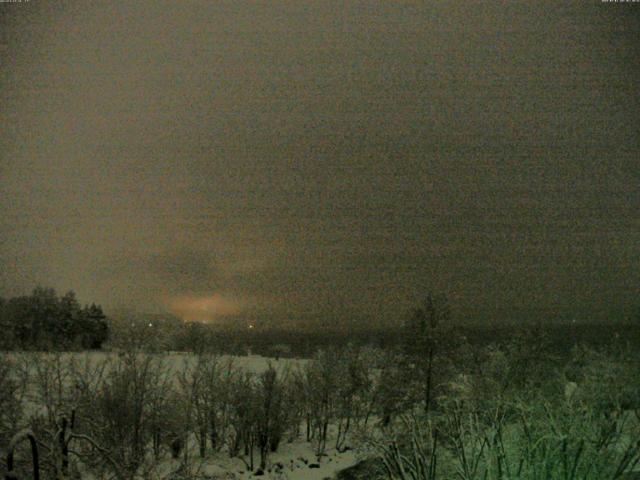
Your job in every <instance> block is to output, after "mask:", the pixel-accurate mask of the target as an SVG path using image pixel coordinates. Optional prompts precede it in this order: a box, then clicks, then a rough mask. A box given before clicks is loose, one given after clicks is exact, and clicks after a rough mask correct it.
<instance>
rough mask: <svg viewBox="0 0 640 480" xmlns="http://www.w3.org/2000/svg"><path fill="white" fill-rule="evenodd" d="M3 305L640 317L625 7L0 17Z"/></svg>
mask: <svg viewBox="0 0 640 480" xmlns="http://www.w3.org/2000/svg"><path fill="white" fill-rule="evenodd" d="M0 15H1V25H0V58H1V64H0V105H1V111H0V125H1V128H0V146H1V149H0V178H1V183H0V202H1V203H0V212H1V213H0V262H1V264H0V265H1V268H0V296H4V297H9V296H14V295H19V294H25V293H28V292H30V291H31V289H32V288H33V287H34V286H36V285H44V286H52V287H55V288H56V289H57V290H59V291H60V292H64V291H66V290H69V289H73V290H75V291H76V292H77V294H78V296H79V297H80V300H81V301H84V302H90V301H95V302H97V303H101V304H102V305H103V307H105V310H106V311H107V313H108V311H109V309H110V308H115V307H119V306H133V307H136V308H137V309H138V310H144V311H155V312H159V311H173V312H174V313H178V314H179V315H181V316H183V318H187V319H191V320H197V319H203V320H214V321H215V320H216V319H219V318H222V317H224V316H227V315H235V316H237V315H240V316H242V315H252V316H253V317H258V318H274V317H276V318H281V319H289V320H293V321H295V319H297V318H303V317H305V316H319V317H326V318H332V319H338V321H343V320H345V319H349V318H361V317H372V318H377V319H382V320H384V321H392V320H393V319H395V318H397V317H398V316H399V315H400V314H402V312H404V311H406V310H407V309H408V308H410V307H411V306H412V305H413V304H414V303H415V302H416V301H417V300H418V299H419V298H420V297H421V295H423V294H424V293H425V292H426V291H429V290H433V291H438V292H444V293H446V294H447V295H448V296H449V298H450V300H451V303H452V304H453V305H454V309H455V311H456V312H457V314H458V315H459V316H461V317H471V318H544V319H549V318H574V317H575V318H619V317H621V316H624V315H629V314H630V313H631V312H633V311H634V309H636V308H637V307H638V306H639V305H640V295H639V294H640V290H639V287H640V214H639V211H640V188H639V187H640V166H639V165H640V155H639V154H640V143H639V140H640V93H639V85H640V83H639V80H640V55H639V53H640V52H639V44H638V33H639V32H640V4H632V3H628V4H607V3H601V2H600V1H595V0H594V1H579V2H565V1H557V2H553V1H545V2H537V3H536V2H524V1H523V2H495V1H493V2H476V1H471V2H469V1H464V2H463V1H456V2H411V3H410V4H404V3H400V2H356V1H344V2H333V1H324V0H323V1H304V2H303V1H290V2H240V1H230V2H222V1H210V2H205V1H199V2H195V1H193V2H191V1H175V0H174V1H171V2H166V1H156V0H154V1H128V2H123V1H114V2H92V4H91V5H89V4H88V2H68V1H59V0H56V1H51V0H31V1H29V2H28V3H0Z"/></svg>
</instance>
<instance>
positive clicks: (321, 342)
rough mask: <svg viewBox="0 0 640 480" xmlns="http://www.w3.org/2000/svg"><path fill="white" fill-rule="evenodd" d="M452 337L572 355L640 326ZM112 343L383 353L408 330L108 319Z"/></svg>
mask: <svg viewBox="0 0 640 480" xmlns="http://www.w3.org/2000/svg"><path fill="white" fill-rule="evenodd" d="M444 322H445V324H446V325H447V327H448V334H447V335H448V336H449V337H452V338H453V337H456V338H464V339H465V341H466V342H468V343H469V344H471V345H474V346H477V347H482V346H486V345H491V344H499V345H507V344H509V343H510V342H512V341H513V340H514V339H516V338H521V337H524V338H528V337H531V336H538V337H539V336H544V337H545V338H546V344H545V345H546V348H547V350H548V351H549V352H550V353H555V354H559V355H562V356H566V355H568V354H569V353H570V352H571V350H572V349H573V347H574V346H575V345H577V344H581V345H589V346H592V347H594V348H599V347H606V346H607V345H608V344H611V343H612V342H616V341H618V340H623V341H625V342H631V343H633V344H640V322H634V323H631V322H628V323H615V324H612V323H610V322H605V321H603V322H600V323H579V322H578V323H553V322H551V321H550V322H546V323H537V324H532V323H526V324H521V325H517V324H495V325H490V326H485V325H475V324H465V323H464V321H460V320H458V319H451V318H449V319H446V320H444ZM109 325H110V332H111V334H110V339H109V342H108V343H107V344H105V346H104V347H105V348H107V349H117V350H123V349H128V348H130V347H135V348H138V349H141V350H145V351H148V352H162V351H180V352H194V353H198V352H216V353H221V354H230V355H247V354H249V353H250V354H253V355H261V356H265V357H284V358H310V357H312V356H313V355H314V353H315V352H317V351H319V350H326V349H329V348H331V347H346V346H347V345H354V346H360V347H362V346H369V347H374V348H381V349H383V350H395V349H399V348H401V347H402V344H403V343H404V342H405V340H406V338H405V337H406V335H407V330H406V322H405V324H404V326H399V327H396V326H389V327H386V328H384V327H380V326H378V327H371V328H366V327H365V326H360V327H358V328H352V329H337V328H325V329H317V330H314V329H301V330H296V329H294V328H293V327H290V328H283V327H271V326H264V325H262V326H261V325H259V324H256V325H255V326H254V328H248V327H247V326H245V325H244V324H243V325H242V326H238V325H236V326H231V325H224V326H221V325H215V324H203V323H183V322H182V321H181V320H180V319H178V318H176V317H172V316H170V315H132V314H129V315H125V316H120V317H118V316H113V317H112V316H111V315H110V316H109Z"/></svg>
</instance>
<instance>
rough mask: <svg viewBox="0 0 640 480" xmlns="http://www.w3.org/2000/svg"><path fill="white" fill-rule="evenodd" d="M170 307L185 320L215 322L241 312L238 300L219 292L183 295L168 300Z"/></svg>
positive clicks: (172, 311)
mask: <svg viewBox="0 0 640 480" xmlns="http://www.w3.org/2000/svg"><path fill="white" fill-rule="evenodd" d="M167 303H168V308H169V310H170V311H171V313H173V314H174V315H177V316H178V317H180V318H182V320H183V321H185V322H214V321H216V320H218V319H220V318H221V317H225V316H229V315H236V314H238V313H240V311H241V306H240V304H239V303H238V302H236V301H234V300H232V299H229V298H225V297H223V296H222V295H220V294H219V293H214V294H212V295H208V296H194V295H183V296H179V297H174V298H172V299H170V300H169V301H168V302H167Z"/></svg>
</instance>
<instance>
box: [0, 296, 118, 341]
mask: <svg viewBox="0 0 640 480" xmlns="http://www.w3.org/2000/svg"><path fill="white" fill-rule="evenodd" d="M0 328H1V329H2V336H1V337H0V349H3V350H47V351H49V350H89V349H99V348H101V346H102V344H103V343H104V342H105V340H106V339H107V337H108V334H109V331H108V325H107V319H106V316H105V315H104V313H103V312H102V308H101V307H100V306H97V305H95V304H91V305H85V306H84V307H82V306H81V305H80V303H79V302H78V300H77V298H76V295H75V293H74V292H72V291H70V292H67V293H66V294H64V295H63V296H58V295H57V294H56V291H55V290H54V289H52V288H42V287H38V288H36V289H34V290H33V292H32V293H31V295H25V296H21V297H13V298H10V299H8V300H5V299H3V298H0Z"/></svg>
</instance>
